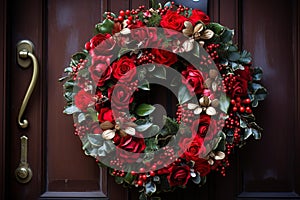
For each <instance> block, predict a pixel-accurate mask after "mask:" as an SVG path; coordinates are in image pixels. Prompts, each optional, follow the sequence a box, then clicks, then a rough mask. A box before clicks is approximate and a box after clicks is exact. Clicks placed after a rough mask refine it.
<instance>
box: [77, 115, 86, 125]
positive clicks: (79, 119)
mask: <svg viewBox="0 0 300 200" xmlns="http://www.w3.org/2000/svg"><path fill="white" fill-rule="evenodd" d="M84 120H85V115H84V113H80V114H79V115H78V123H81V122H83V121H84Z"/></svg>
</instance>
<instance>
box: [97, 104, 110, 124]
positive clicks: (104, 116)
mask: <svg viewBox="0 0 300 200" xmlns="http://www.w3.org/2000/svg"><path fill="white" fill-rule="evenodd" d="M98 121H99V122H100V123H102V122H105V121H110V122H113V121H114V117H113V113H112V110H111V109H109V108H108V107H103V108H101V109H100V110H99V111H98Z"/></svg>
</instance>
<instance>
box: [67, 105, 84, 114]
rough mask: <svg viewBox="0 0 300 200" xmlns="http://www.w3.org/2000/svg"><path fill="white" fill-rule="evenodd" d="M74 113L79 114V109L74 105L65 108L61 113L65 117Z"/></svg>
mask: <svg viewBox="0 0 300 200" xmlns="http://www.w3.org/2000/svg"><path fill="white" fill-rule="evenodd" d="M76 112H80V110H79V108H77V107H76V106H75V105H71V106H68V107H66V108H65V110H64V111H63V113H65V114H67V115H71V114H74V113H76Z"/></svg>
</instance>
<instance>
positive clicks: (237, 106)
mask: <svg viewBox="0 0 300 200" xmlns="http://www.w3.org/2000/svg"><path fill="white" fill-rule="evenodd" d="M230 103H231V105H232V106H233V107H232V111H233V112H240V113H244V112H246V113H252V110H251V107H250V105H249V104H250V103H251V100H250V99H249V98H247V99H244V100H241V98H240V97H237V98H235V99H231V101H230Z"/></svg>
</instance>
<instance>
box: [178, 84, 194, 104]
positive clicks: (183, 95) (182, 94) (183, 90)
mask: <svg viewBox="0 0 300 200" xmlns="http://www.w3.org/2000/svg"><path fill="white" fill-rule="evenodd" d="M192 98H193V97H192V96H191V94H190V91H189V90H188V88H187V87H186V86H185V85H181V86H180V88H179V91H178V101H179V103H180V104H184V103H186V102H187V101H189V100H191V99H192Z"/></svg>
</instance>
